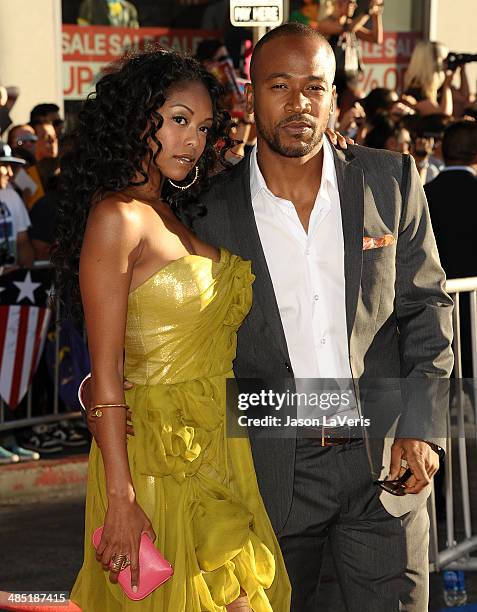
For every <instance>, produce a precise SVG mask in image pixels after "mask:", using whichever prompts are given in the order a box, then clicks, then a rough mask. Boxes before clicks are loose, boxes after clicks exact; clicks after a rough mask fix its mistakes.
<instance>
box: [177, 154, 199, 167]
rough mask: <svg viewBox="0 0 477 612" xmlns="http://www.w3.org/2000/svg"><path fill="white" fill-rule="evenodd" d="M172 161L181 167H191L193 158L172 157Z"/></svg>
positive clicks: (183, 156)
mask: <svg viewBox="0 0 477 612" xmlns="http://www.w3.org/2000/svg"><path fill="white" fill-rule="evenodd" d="M174 159H177V161H178V162H179V163H180V164H182V165H183V166H192V165H193V164H194V162H195V159H194V158H193V157H189V156H188V155H174Z"/></svg>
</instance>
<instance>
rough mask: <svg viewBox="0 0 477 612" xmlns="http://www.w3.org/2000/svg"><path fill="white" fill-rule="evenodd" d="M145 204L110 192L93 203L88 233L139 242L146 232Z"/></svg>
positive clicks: (113, 239) (111, 239)
mask: <svg viewBox="0 0 477 612" xmlns="http://www.w3.org/2000/svg"><path fill="white" fill-rule="evenodd" d="M143 208H144V204H141V203H140V202H138V201H137V200H134V199H132V198H129V197H127V196H126V195H124V194H121V193H113V194H109V195H107V196H106V197H104V198H102V199H100V200H98V201H96V202H94V203H93V204H92V205H91V208H90V211H89V215H88V222H87V228H86V233H87V234H91V233H93V234H95V235H101V238H102V239H103V240H106V241H108V242H109V241H116V242H117V241H118V240H126V241H127V242H132V243H136V242H139V241H140V240H141V238H142V236H143V234H144V230H145V225H146V224H145V221H144V211H143Z"/></svg>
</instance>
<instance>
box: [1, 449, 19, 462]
mask: <svg viewBox="0 0 477 612" xmlns="http://www.w3.org/2000/svg"><path fill="white" fill-rule="evenodd" d="M19 461H20V457H19V456H18V455H17V454H15V453H12V452H10V451H9V450H7V449H6V448H3V446H0V463H1V464H5V463H18V462H19Z"/></svg>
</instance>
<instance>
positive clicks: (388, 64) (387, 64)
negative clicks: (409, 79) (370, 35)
mask: <svg viewBox="0 0 477 612" xmlns="http://www.w3.org/2000/svg"><path fill="white" fill-rule="evenodd" d="M383 38H384V40H383V44H382V45H376V44H373V43H369V42H361V49H362V56H363V69H364V72H363V75H362V77H361V78H362V82H361V84H362V86H363V89H364V91H365V92H366V93H368V92H369V91H370V90H371V89H374V88H375V87H387V88H388V89H395V90H397V91H398V92H401V91H402V89H403V81H404V73H405V72H406V68H407V67H408V64H409V60H410V59H411V55H412V52H413V50H414V47H415V46H416V43H417V41H418V40H421V39H422V33H421V32H384V37H383Z"/></svg>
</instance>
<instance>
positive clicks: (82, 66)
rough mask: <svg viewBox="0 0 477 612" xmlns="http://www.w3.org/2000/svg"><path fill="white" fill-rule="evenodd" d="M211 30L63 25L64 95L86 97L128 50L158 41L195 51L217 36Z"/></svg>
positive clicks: (181, 49) (163, 44)
mask: <svg viewBox="0 0 477 612" xmlns="http://www.w3.org/2000/svg"><path fill="white" fill-rule="evenodd" d="M217 36H219V33H218V32H213V31H209V30H175V29H169V28H139V29H133V28H114V27H102V26H87V27H84V26H76V25H63V37H62V54H63V95H64V99H65V100H82V99H84V98H85V97H86V96H87V95H88V93H90V92H91V91H92V90H93V89H94V84H95V83H96V81H97V80H98V78H100V76H101V71H102V69H103V68H104V67H105V66H107V65H108V64H110V63H111V62H114V61H116V60H118V59H119V58H120V57H121V56H122V55H123V54H124V53H125V52H126V51H129V50H131V49H144V48H146V47H147V45H148V44H155V43H158V44H160V45H162V46H163V47H167V48H169V49H176V50H178V51H182V52H190V53H192V54H194V53H195V50H196V48H197V45H198V44H199V43H200V41H201V40H203V39H205V38H216V37H217Z"/></svg>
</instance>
